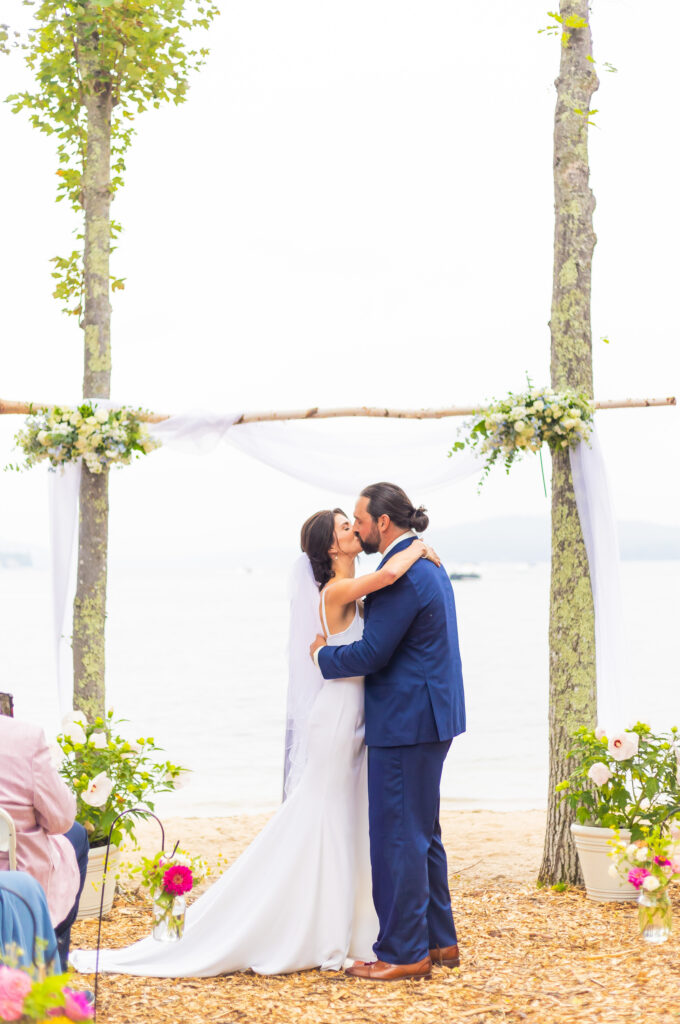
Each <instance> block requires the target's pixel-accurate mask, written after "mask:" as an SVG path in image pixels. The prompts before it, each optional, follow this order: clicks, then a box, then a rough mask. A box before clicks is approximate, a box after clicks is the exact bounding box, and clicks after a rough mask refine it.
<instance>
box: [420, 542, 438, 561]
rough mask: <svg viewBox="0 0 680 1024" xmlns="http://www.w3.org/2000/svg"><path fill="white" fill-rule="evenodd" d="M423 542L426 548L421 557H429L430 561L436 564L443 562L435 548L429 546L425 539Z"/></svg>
mask: <svg viewBox="0 0 680 1024" xmlns="http://www.w3.org/2000/svg"><path fill="white" fill-rule="evenodd" d="M421 544H422V545H423V548H424V550H423V553H422V555H421V556H420V557H421V558H427V560H428V562H434V564H435V565H436V566H440V565H441V564H442V560H441V558H440V557H439V555H438V554H437V552H436V551H435V550H434V548H431V547H428V545H427V544H425V543H424V542H423V541H421Z"/></svg>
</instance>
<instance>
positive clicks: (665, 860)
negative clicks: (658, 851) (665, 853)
mask: <svg viewBox="0 0 680 1024" xmlns="http://www.w3.org/2000/svg"><path fill="white" fill-rule="evenodd" d="M654 863H655V864H659V865H660V866H661V867H662V868H663V867H665V866H666V864H670V861H669V860H668V858H667V857H655V858H654Z"/></svg>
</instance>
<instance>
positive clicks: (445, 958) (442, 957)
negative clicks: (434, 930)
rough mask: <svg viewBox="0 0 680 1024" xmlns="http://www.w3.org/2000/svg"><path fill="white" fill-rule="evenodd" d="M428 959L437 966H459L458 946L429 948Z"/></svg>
mask: <svg viewBox="0 0 680 1024" xmlns="http://www.w3.org/2000/svg"><path fill="white" fill-rule="evenodd" d="M430 959H431V960H432V963H433V964H435V966H437V967H460V956H459V954H458V946H444V947H443V949H442V948H440V947H439V946H435V948H434V949H431V950H430Z"/></svg>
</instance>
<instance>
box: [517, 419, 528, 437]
mask: <svg viewBox="0 0 680 1024" xmlns="http://www.w3.org/2000/svg"><path fill="white" fill-rule="evenodd" d="M525 427H526V423H525V422H524V420H515V430H516V431H517V433H518V434H521V433H522V431H523V430H524V428H525Z"/></svg>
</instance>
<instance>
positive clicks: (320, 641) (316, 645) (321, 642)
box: [309, 633, 326, 661]
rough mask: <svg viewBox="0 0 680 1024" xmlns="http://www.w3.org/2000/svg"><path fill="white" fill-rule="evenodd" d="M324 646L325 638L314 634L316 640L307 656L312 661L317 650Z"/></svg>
mask: <svg viewBox="0 0 680 1024" xmlns="http://www.w3.org/2000/svg"><path fill="white" fill-rule="evenodd" d="M325 646H326V637H325V636H321V634H320V633H317V634H316V640H315V641H314V643H313V644H312V646H311V647H310V648H309V656H310V658H311V659H312V661H313V660H314V655H315V654H316V652H317V651H318V650H319V648H320V647H325Z"/></svg>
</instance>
